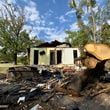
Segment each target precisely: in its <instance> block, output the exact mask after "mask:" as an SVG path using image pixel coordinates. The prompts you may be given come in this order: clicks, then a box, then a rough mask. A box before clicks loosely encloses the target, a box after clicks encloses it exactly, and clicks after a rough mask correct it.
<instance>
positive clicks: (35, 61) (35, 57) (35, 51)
mask: <svg viewBox="0 0 110 110" xmlns="http://www.w3.org/2000/svg"><path fill="white" fill-rule="evenodd" d="M34 64H35V65H37V64H38V50H34Z"/></svg>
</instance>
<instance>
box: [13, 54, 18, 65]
mask: <svg viewBox="0 0 110 110" xmlns="http://www.w3.org/2000/svg"><path fill="white" fill-rule="evenodd" d="M13 60H14V64H15V65H17V53H14V57H13Z"/></svg>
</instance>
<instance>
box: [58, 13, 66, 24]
mask: <svg viewBox="0 0 110 110" xmlns="http://www.w3.org/2000/svg"><path fill="white" fill-rule="evenodd" d="M59 20H60V23H64V22H66V21H67V20H66V19H65V17H64V16H63V15H62V16H60V17H59Z"/></svg>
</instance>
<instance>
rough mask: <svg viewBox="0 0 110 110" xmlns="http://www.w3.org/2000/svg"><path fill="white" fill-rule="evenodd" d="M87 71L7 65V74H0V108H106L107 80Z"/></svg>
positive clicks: (107, 98) (15, 109)
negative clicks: (100, 79)
mask: <svg viewBox="0 0 110 110" xmlns="http://www.w3.org/2000/svg"><path fill="white" fill-rule="evenodd" d="M90 71H93V70H89V71H87V70H86V71H85V70H82V71H76V70H75V68H74V67H67V66H66V67H62V68H57V67H55V66H36V67H34V66H23V67H12V68H9V70H8V73H7V75H6V77H4V76H3V75H2V76H1V77H0V109H4V110H92V109H93V108H94V109H95V110H102V109H103V110H109V109H108V108H109V105H110V103H109V99H110V95H109V92H110V87H109V85H110V84H109V83H103V82H100V81H99V80H97V78H96V79H95V77H94V75H90ZM88 72H89V74H88ZM70 73H71V74H70ZM93 79H94V80H93Z"/></svg>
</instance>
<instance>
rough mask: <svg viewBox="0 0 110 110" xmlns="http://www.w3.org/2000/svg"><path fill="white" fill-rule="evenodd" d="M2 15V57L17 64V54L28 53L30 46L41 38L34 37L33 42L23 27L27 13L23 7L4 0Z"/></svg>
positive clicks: (0, 24)
mask: <svg viewBox="0 0 110 110" xmlns="http://www.w3.org/2000/svg"><path fill="white" fill-rule="evenodd" d="M0 15H1V17H0V47H1V49H0V57H1V58H3V60H10V61H12V62H14V64H17V55H18V54H20V53H24V54H26V52H27V51H28V48H30V47H31V46H32V45H35V42H40V40H38V39H34V41H35V42H34V43H33V42H32V41H33V39H31V38H30V37H29V33H27V31H26V30H24V29H23V26H24V25H25V14H24V10H23V9H22V8H21V7H19V6H15V5H13V4H8V3H7V2H6V1H4V3H3V6H2V8H1V10H0ZM6 57H7V59H6Z"/></svg>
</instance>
